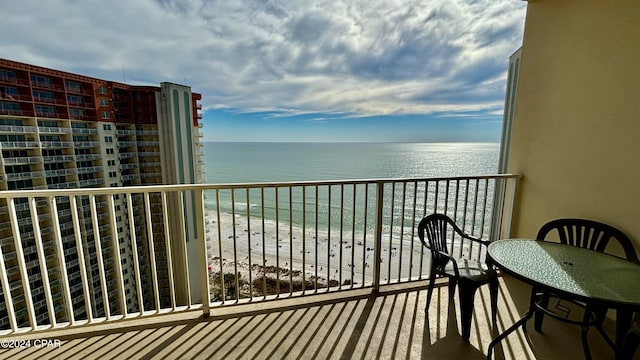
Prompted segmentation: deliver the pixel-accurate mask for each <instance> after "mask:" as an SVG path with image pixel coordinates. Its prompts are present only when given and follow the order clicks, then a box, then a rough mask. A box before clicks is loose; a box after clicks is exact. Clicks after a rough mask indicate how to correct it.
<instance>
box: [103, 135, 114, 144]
mask: <svg viewBox="0 0 640 360" xmlns="http://www.w3.org/2000/svg"><path fill="white" fill-rule="evenodd" d="M104 142H106V143H112V142H113V136H105V137H104Z"/></svg>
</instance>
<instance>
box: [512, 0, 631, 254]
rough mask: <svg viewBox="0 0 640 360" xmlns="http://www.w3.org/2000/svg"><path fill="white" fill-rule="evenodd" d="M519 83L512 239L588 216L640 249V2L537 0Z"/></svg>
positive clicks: (530, 14) (531, 4) (530, 9)
mask: <svg viewBox="0 0 640 360" xmlns="http://www.w3.org/2000/svg"><path fill="white" fill-rule="evenodd" d="M518 81H519V82H518V94H517V101H516V108H515V117H514V122H513V128H512V139H511V151H510V157H509V164H508V171H509V172H512V173H521V174H523V175H524V178H523V180H522V182H521V183H520V188H519V192H518V198H517V204H516V212H515V214H514V223H513V227H512V234H511V235H512V236H520V237H533V236H535V235H536V233H537V231H538V229H539V227H540V226H541V225H542V224H543V223H545V222H546V221H548V220H551V219H553V218H558V217H581V218H590V219H594V220H598V221H602V222H606V223H609V224H611V225H614V226H616V227H618V228H620V229H621V230H622V231H623V232H625V233H626V234H627V235H628V236H629V237H631V238H632V239H633V240H634V242H635V246H636V249H637V250H639V252H640V1H637V0H624V1H620V0H616V1H602V0H562V1H560V0H535V1H530V2H529V4H528V10H527V19H526V25H525V33H524V43H523V49H522V63H521V67H520V76H519V80H518Z"/></svg>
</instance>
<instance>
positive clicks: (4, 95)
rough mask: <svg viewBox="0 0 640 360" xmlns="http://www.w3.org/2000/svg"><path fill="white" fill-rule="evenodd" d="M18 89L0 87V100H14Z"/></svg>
mask: <svg viewBox="0 0 640 360" xmlns="http://www.w3.org/2000/svg"><path fill="white" fill-rule="evenodd" d="M17 97H18V89H17V88H14V87H12V86H0V99H9V100H16V98H17Z"/></svg>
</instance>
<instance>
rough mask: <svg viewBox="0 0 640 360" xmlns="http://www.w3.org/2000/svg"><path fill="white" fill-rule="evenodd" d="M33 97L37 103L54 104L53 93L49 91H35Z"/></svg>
mask: <svg viewBox="0 0 640 360" xmlns="http://www.w3.org/2000/svg"><path fill="white" fill-rule="evenodd" d="M32 95H33V99H34V100H35V101H45V102H53V93H50V92H48V91H40V90H33V91H32Z"/></svg>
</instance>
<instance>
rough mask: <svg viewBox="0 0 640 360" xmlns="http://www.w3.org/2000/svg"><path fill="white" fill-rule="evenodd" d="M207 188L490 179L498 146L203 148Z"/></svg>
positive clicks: (210, 144)
mask: <svg viewBox="0 0 640 360" xmlns="http://www.w3.org/2000/svg"><path fill="white" fill-rule="evenodd" d="M204 150H205V159H206V180H207V183H209V184H218V183H238V182H240V183H244V182H275V181H309V180H313V181H319V180H346V179H379V178H414V177H419V178H423V177H435V176H438V177H442V176H471V175H489V174H495V173H496V172H497V169H498V157H499V152H500V144H499V143H264V142H262V143H260V142H206V143H205V144H204Z"/></svg>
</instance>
